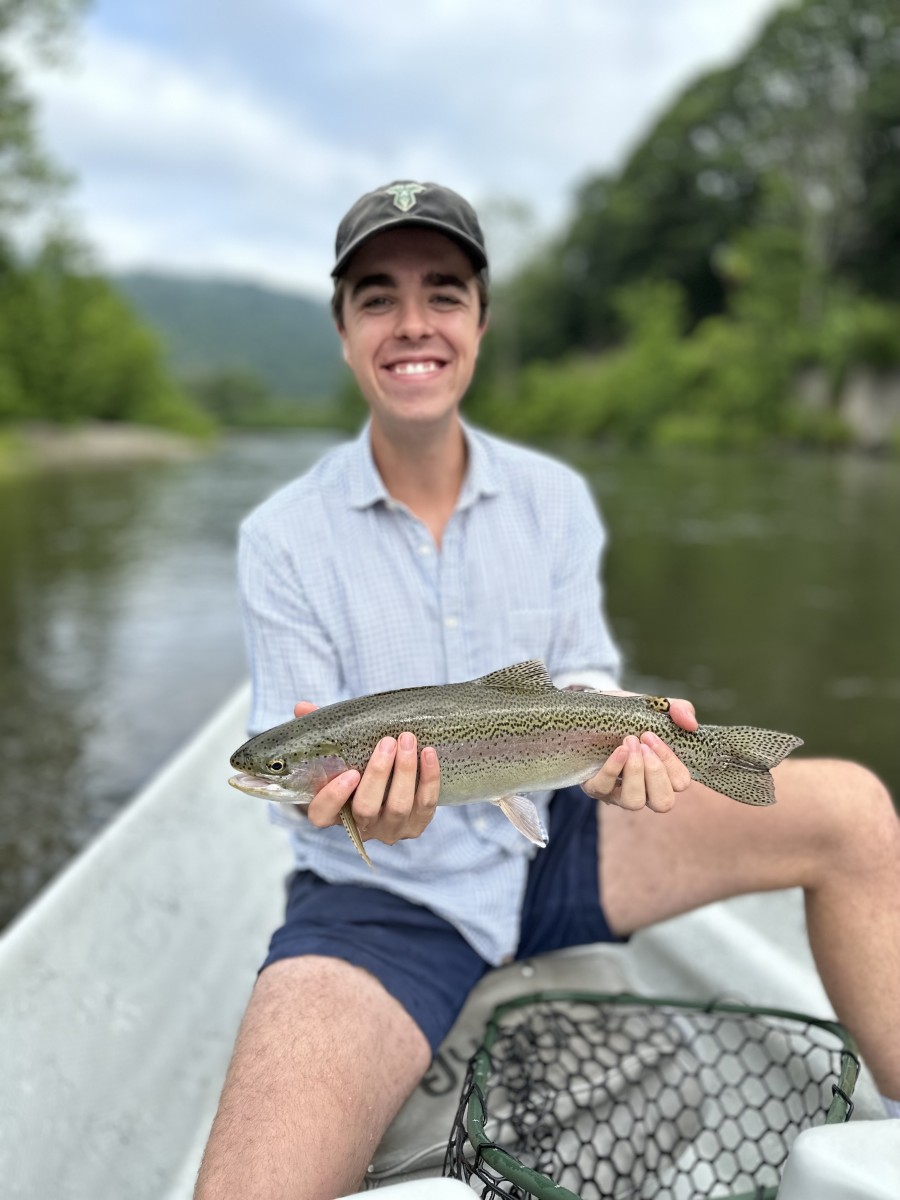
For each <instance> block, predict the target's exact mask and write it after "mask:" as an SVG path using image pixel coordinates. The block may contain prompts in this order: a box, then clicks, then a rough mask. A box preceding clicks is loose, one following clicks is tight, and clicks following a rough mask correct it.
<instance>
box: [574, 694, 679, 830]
mask: <svg viewBox="0 0 900 1200" xmlns="http://www.w3.org/2000/svg"><path fill="white" fill-rule="evenodd" d="M614 694H615V695H620V696H629V695H634V694H635V693H634V692H616V693H614ZM669 703H670V705H671V708H670V709H669V716H670V717H671V718H672V720H673V721H674V722H675V724H676V725H680V726H681V728H682V729H686V730H688V731H689V732H693V731H694V730H695V729H696V728H697V716H696V713H695V712H694V706H693V704H691V702H690V701H689V700H670V701H669ZM690 782H691V776H690V772H689V771H688V769H687V767H686V766H685V765H684V763H683V762H682V761H681V759H680V758H678V757H677V755H676V754H675V753H674V751H672V750H670V749H669V747H668V746H667V745H666V744H665V742H663V741H662V740H661V739H660V738H658V737H657V736H656V734H655V733H642V734H641V736H640V739H638V738H636V737H633V736H630V737H627V738H626V739H625V741H624V742H623V743H622V745H621V746H617V747H616V749H615V750H614V751H613V752H612V754H611V755H610V756H609V758H608V759H607V760H606V762H605V763H604V764H603V766H602V767H601V768H600V770H599V771H598V772H597V774H596V775H592V776H591V778H590V779H587V780H585V782H584V783H583V784H582V785H581V786H582V788H583V789H584V791H585V792H587V794H588V795H589V796H592V797H593V798H594V799H595V800H603V801H604V802H605V803H607V804H618V805H619V806H620V807H621V808H629V809H638V808H644V807H646V808H649V809H651V810H652V811H653V812H660V813H662V812H668V811H669V809H670V808H671V807H672V805H673V804H674V803H675V793H676V792H683V791H684V789H685V788H686V787H687V786H688V784H689V783H690Z"/></svg>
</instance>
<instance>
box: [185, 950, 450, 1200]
mask: <svg viewBox="0 0 900 1200" xmlns="http://www.w3.org/2000/svg"><path fill="white" fill-rule="evenodd" d="M430 1061H431V1049H430V1047H429V1045H428V1042H427V1041H426V1039H425V1036H424V1034H423V1033H422V1031H421V1030H420V1029H419V1027H418V1025H417V1024H416V1023H415V1022H414V1021H413V1020H412V1018H411V1017H410V1016H409V1014H408V1013H407V1012H406V1010H405V1009H404V1008H403V1007H402V1005H401V1004H400V1003H399V1002H398V1001H397V1000H395V999H394V997H393V996H391V995H390V994H389V993H388V992H387V991H386V990H385V989H384V987H383V986H382V985H381V983H379V982H378V980H377V979H375V978H374V977H373V976H372V975H370V974H369V973H368V972H367V971H363V970H361V969H360V968H358V967H354V966H351V965H350V964H349V963H345V962H342V961H340V960H338V959H332V958H320V957H314V956H308V957H303V958H290V959H283V960H281V961H279V962H276V963H273V964H272V966H270V967H268V968H267V969H266V970H265V971H263V973H262V974H261V975H260V977H259V979H258V980H257V984H256V987H255V989H254V992H253V995H252V996H251V998H250V1003H249V1004H248V1006H247V1012H246V1013H245V1015H244V1020H243V1023H242V1025H241V1029H240V1032H239V1034H238V1038H237V1043H236V1046H235V1051H234V1057H233V1058H232V1061H231V1066H230V1067H229V1070H228V1075H227V1077H226V1080H225V1086H224V1089H223V1091H222V1098H221V1101H220V1103H219V1111H218V1113H217V1115H216V1119H215V1121H214V1123H213V1127H212V1132H211V1134H210V1139H209V1143H208V1145H207V1148H206V1153H205V1155H204V1158H203V1165H202V1167H201V1169H200V1175H199V1178H198V1181H197V1190H196V1192H195V1197H196V1200H224V1198H225V1197H227V1198H228V1200H235V1198H236V1197H240V1198H241V1200H263V1198H264V1197H265V1200H334V1197H336V1196H344V1195H346V1194H348V1193H350V1192H354V1191H357V1190H358V1189H359V1186H360V1183H361V1180H362V1178H363V1176H364V1174H365V1171H366V1168H367V1167H368V1165H369V1163H370V1161H371V1157H372V1155H373V1153H374V1151H375V1148H376V1147H377V1145H378V1143H379V1142H380V1140H381V1137H382V1135H383V1133H384V1131H385V1130H386V1129H387V1127H388V1125H389V1124H390V1122H391V1121H392V1119H393V1117H394V1115H395V1114H396V1112H397V1111H398V1109H399V1108H400V1106H401V1105H402V1103H403V1101H404V1100H405V1099H406V1098H407V1096H408V1095H409V1094H410V1092H411V1091H412V1090H413V1088H414V1087H415V1086H416V1084H417V1083H418V1082H419V1079H420V1078H421V1077H422V1075H423V1074H424V1073H425V1071H426V1070H427V1068H428V1064H429V1062H430Z"/></svg>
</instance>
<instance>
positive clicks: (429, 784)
mask: <svg viewBox="0 0 900 1200" xmlns="http://www.w3.org/2000/svg"><path fill="white" fill-rule="evenodd" d="M440 794H441V766H440V763H439V762H438V756H437V751H436V750H435V749H434V747H433V746H426V747H425V749H424V750H423V751H422V753H421V755H420V756H419V784H418V787H417V788H416V795H415V799H414V801H413V806H412V811H411V812H410V814H409V820H408V821H407V832H406V833H404V834H403V835H402V836H403V837H407V838H412V837H418V836H419V834H420V833H421V832H422V830H423V829H425V827H426V826H427V825H428V824H429V822H430V821H431V818H432V817H433V816H434V811H435V808H436V807H437V802H438V798H439V797H440Z"/></svg>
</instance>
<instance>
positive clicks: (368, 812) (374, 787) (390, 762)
mask: <svg viewBox="0 0 900 1200" xmlns="http://www.w3.org/2000/svg"><path fill="white" fill-rule="evenodd" d="M396 753H397V739H396V738H392V737H383V738H382V739H381V741H380V742H379V743H378V745H377V746H376V747H375V751H374V753H373V754H372V757H371V758H370V759H369V761H368V763H367V764H366V768H365V770H364V771H363V773H362V779H361V780H360V782H359V787H358V788H357V789H356V795H355V796H354V797H353V816H354V817H355V818H356V824H357V826H358V828H359V832H360V833H365V832H366V831H367V830H368V829H369V827H370V826H371V825H372V824H373V823H374V822H375V821H376V820H377V819H378V817H379V815H380V814H381V807H382V805H383V804H384V799H385V795H386V794H387V789H388V784H389V783H390V780H391V772H392V771H393V769H394V758H395V756H396Z"/></svg>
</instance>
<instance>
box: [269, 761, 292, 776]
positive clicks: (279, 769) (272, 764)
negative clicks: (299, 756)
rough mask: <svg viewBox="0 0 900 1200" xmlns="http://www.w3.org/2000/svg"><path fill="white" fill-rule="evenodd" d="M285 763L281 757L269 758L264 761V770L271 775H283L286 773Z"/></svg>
mask: <svg viewBox="0 0 900 1200" xmlns="http://www.w3.org/2000/svg"><path fill="white" fill-rule="evenodd" d="M287 769H288V768H287V763H286V762H285V761H284V759H283V758H270V759H269V761H268V762H267V763H266V770H267V771H270V772H271V773H272V774H273V775H285V774H286V773H287Z"/></svg>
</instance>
